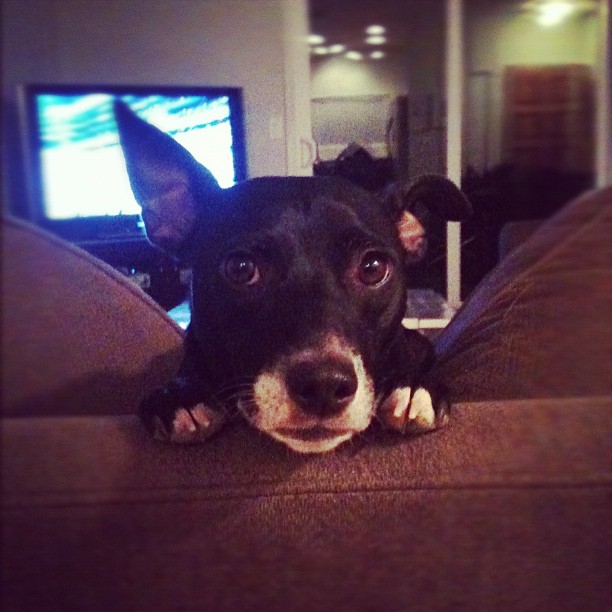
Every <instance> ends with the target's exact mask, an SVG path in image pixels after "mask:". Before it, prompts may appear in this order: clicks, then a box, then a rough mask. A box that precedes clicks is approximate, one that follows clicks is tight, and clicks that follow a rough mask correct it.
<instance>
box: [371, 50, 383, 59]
mask: <svg viewBox="0 0 612 612" xmlns="http://www.w3.org/2000/svg"><path fill="white" fill-rule="evenodd" d="M370 57H371V58H372V59H382V58H383V57H385V52H384V51H372V53H370Z"/></svg>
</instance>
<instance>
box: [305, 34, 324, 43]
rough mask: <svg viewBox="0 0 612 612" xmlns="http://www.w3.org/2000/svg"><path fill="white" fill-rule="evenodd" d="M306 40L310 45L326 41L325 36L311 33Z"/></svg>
mask: <svg viewBox="0 0 612 612" xmlns="http://www.w3.org/2000/svg"><path fill="white" fill-rule="evenodd" d="M306 40H307V41H308V44H309V45H322V44H323V43H324V42H325V37H324V36H321V35H320V34H309V35H308V38H307V39H306Z"/></svg>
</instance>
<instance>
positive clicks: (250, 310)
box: [115, 103, 469, 452]
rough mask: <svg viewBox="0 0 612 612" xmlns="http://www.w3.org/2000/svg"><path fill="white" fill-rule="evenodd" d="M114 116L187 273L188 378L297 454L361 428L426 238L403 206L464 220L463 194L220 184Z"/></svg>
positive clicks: (292, 182) (422, 185) (152, 226)
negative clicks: (411, 268) (409, 270)
mask: <svg viewBox="0 0 612 612" xmlns="http://www.w3.org/2000/svg"><path fill="white" fill-rule="evenodd" d="M115 113H116V117H117V122H118V125H119V131H120V136H121V143H122V146H123V150H124V154H125V159H126V166H127V170H128V174H129V178H130V183H131V186H132V189H133V191H134V194H135V196H136V199H137V201H138V202H139V204H140V206H141V207H142V217H143V220H144V223H145V226H146V231H147V235H148V237H149V239H150V240H151V242H153V243H154V244H156V245H158V246H159V247H161V248H163V249H164V250H166V251H168V252H170V253H171V254H173V255H174V256H176V257H178V258H181V259H183V260H184V261H185V262H186V263H188V265H190V266H191V267H192V269H193V285H192V322H191V325H190V330H189V338H190V342H191V345H192V347H195V349H194V350H193V352H192V355H197V358H195V357H194V359H193V360H195V361H197V363H190V364H189V366H190V368H191V369H192V370H193V372H194V375H196V376H200V377H202V378H204V379H206V380H207V381H208V382H210V384H211V389H212V392H213V393H217V394H221V395H222V394H224V393H226V394H227V393H229V395H233V399H234V400H236V404H237V406H238V408H239V410H240V411H241V412H242V414H243V415H244V416H245V418H246V419H247V420H248V421H249V422H250V423H251V424H252V425H254V426H255V427H256V428H258V429H260V430H262V431H264V432H266V433H268V434H269V435H271V436H272V437H274V438H276V439H278V440H281V441H282V442H284V443H286V444H287V445H288V446H289V447H291V448H293V449H294V450H297V451H301V452H322V451H326V450H331V449H332V448H335V447H336V446H337V445H338V444H340V443H342V442H344V441H345V440H347V439H349V438H351V437H352V436H353V435H355V434H356V433H359V432H361V431H363V430H365V429H366V428H367V427H368V425H369V424H370V421H371V419H372V417H373V414H374V411H375V409H376V405H377V401H378V396H379V394H380V392H381V385H382V380H383V378H384V376H385V373H384V372H383V371H382V369H383V366H384V364H385V362H386V357H387V356H388V355H389V352H390V350H391V347H392V346H393V344H394V343H395V341H396V338H397V335H398V333H399V330H400V327H401V320H402V317H403V314H404V310H405V299H406V274H405V263H406V259H407V258H413V259H418V258H419V257H420V256H422V254H423V252H424V248H425V244H426V236H425V230H424V228H423V225H422V224H421V223H420V222H419V220H418V219H417V217H416V216H415V215H414V214H412V212H411V210H410V208H411V206H412V203H414V202H417V201H418V202H420V203H424V204H425V205H428V206H429V205H432V204H433V206H434V207H436V206H437V207H438V210H439V211H440V213H441V214H443V215H444V216H445V217H447V218H455V219H459V218H462V216H463V215H464V214H465V213H466V212H467V209H468V208H469V205H468V204H467V202H466V201H465V199H464V198H463V196H462V195H461V194H460V192H459V191H458V190H457V189H456V188H455V187H454V186H453V185H452V183H450V182H448V181H447V180H446V179H443V178H440V177H426V178H424V179H422V180H420V181H418V182H416V183H414V184H413V185H412V186H410V187H408V188H407V189H404V190H401V189H400V190H393V191H390V192H389V193H388V194H386V195H385V196H384V197H377V196H373V195H372V194H369V193H368V192H366V191H364V190H362V189H360V188H358V187H356V186H354V185H352V184H351V183H349V182H348V181H344V180H341V179H334V178H312V177H268V178H258V179H252V180H249V181H245V182H243V183H239V184H237V185H235V186H234V187H231V188H229V189H225V190H222V189H220V188H219V187H218V186H217V183H216V181H215V180H214V178H213V176H212V175H211V174H210V172H209V171H208V170H207V169H206V168H204V167H203V166H201V165H200V164H199V163H198V162H197V161H196V160H195V159H194V158H193V157H192V156H191V155H190V154H189V153H188V152H187V151H186V150H185V149H184V148H182V147H181V146H180V145H179V144H178V143H176V142H175V141H174V140H173V139H172V138H170V137H169V136H167V135H165V134H164V133H163V132H161V131H159V130H157V129H156V128H154V127H152V126H151V125H149V124H147V123H146V122H144V121H142V120H141V119H139V118H138V117H136V116H135V115H134V114H133V113H132V112H131V111H130V110H129V109H128V108H127V107H126V106H125V105H123V104H122V103H117V104H116V108H115ZM193 360H192V361H193ZM387 361H388V360H387Z"/></svg>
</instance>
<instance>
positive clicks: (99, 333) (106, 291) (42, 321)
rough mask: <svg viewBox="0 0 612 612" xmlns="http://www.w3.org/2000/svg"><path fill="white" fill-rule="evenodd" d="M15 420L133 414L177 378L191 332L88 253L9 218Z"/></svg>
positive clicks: (9, 359) (5, 239) (8, 401)
mask: <svg viewBox="0 0 612 612" xmlns="http://www.w3.org/2000/svg"><path fill="white" fill-rule="evenodd" d="M1 223H2V225H1V227H2V329H1V332H2V334H1V351H2V400H3V401H2V405H3V412H4V414H5V415H18V416H31V415H35V414H46V415H66V414H113V413H115V414H117V413H126V412H133V411H134V410H136V408H137V405H138V402H139V401H140V399H141V398H142V397H143V395H144V394H146V393H148V392H150V391H151V390H152V389H153V387H155V386H157V385H158V384H160V382H162V381H165V380H168V379H169V378H170V377H171V376H172V375H173V374H174V372H175V371H176V369H177V367H178V363H179V360H180V357H181V351H182V338H183V334H182V331H181V329H180V328H179V327H178V326H176V325H175V324H174V323H173V322H172V320H171V319H170V318H169V317H168V316H166V314H165V312H164V311H163V310H162V309H161V308H160V307H159V306H158V305H157V304H156V303H155V302H153V300H151V299H150V298H149V297H148V296H147V295H146V294H145V293H144V292H142V291H141V290H140V289H139V288H137V287H136V286H134V285H132V284H131V283H130V282H128V280H127V279H126V278H125V277H123V276H122V275H121V274H119V273H117V272H116V271H115V270H113V269H112V268H111V267H110V266H107V265H105V264H104V263H102V262H101V261H99V260H97V259H95V258H93V257H91V256H89V255H88V254H87V253H86V252H84V251H82V250H81V249H78V248H76V247H74V246H72V245H69V244H68V243H66V242H64V241H62V240H60V239H59V238H56V237H54V236H52V235H50V234H48V233H46V232H43V231H41V230H40V229H38V228H35V227H33V226H31V225H28V224H25V223H22V222H20V221H17V220H14V219H3V220H2V222H1Z"/></svg>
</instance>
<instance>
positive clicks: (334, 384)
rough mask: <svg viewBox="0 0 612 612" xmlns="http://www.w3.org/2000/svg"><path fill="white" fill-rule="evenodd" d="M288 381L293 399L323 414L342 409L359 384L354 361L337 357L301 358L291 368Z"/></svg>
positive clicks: (318, 414)
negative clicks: (302, 359)
mask: <svg viewBox="0 0 612 612" xmlns="http://www.w3.org/2000/svg"><path fill="white" fill-rule="evenodd" d="M286 382H287V388H288V390H289V394H290V395H291V398H292V399H293V401H295V402H296V403H297V404H298V405H299V407H300V408H301V409H302V410H303V411H304V412H307V413H309V414H314V415H316V416H320V417H327V416H333V415H335V414H339V413H340V412H342V411H343V410H344V409H345V408H346V407H347V406H348V405H349V404H350V402H351V401H352V400H353V398H354V397H355V394H356V393H357V386H358V383H357V375H356V374H355V369H354V368H353V364H352V363H351V362H350V361H347V360H342V359H338V358H329V359H308V360H304V361H300V362H298V363H297V364H294V365H293V366H292V367H291V368H290V369H289V371H288V373H287V378H286Z"/></svg>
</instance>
